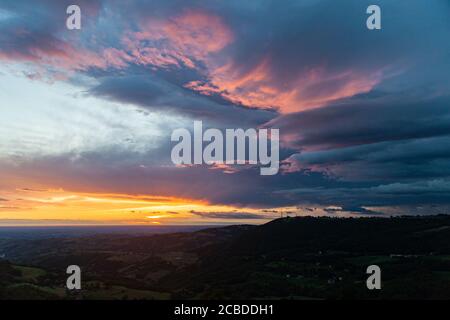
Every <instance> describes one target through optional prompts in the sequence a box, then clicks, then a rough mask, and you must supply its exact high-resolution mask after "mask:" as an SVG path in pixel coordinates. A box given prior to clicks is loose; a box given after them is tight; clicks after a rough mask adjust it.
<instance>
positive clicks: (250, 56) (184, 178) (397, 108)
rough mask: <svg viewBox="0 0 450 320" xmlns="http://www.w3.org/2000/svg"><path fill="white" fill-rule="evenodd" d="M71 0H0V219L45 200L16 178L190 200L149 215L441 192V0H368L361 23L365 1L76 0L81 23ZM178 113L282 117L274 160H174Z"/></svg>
mask: <svg viewBox="0 0 450 320" xmlns="http://www.w3.org/2000/svg"><path fill="white" fill-rule="evenodd" d="M69 4H72V3H71V2H70V1H68V0H67V1H66V0H64V1H51V0H43V1H38V2H36V3H33V4H30V2H29V1H22V0H16V1H2V2H1V4H0V82H1V83H2V85H1V86H0V194H1V196H2V197H1V199H0V201H2V200H8V201H7V202H5V201H2V203H3V205H2V206H0V209H1V211H2V214H3V218H5V219H8V218H13V220H14V221H20V220H21V218H24V217H23V216H22V214H23V213H24V212H25V211H27V212H32V211H33V210H35V209H36V210H37V212H39V214H41V213H42V212H43V211H42V210H43V209H42V207H41V204H42V202H38V203H36V202H30V201H28V202H23V201H22V200H17V198H19V199H21V198H20V197H15V196H17V195H18V194H22V192H24V191H23V190H25V189H35V190H59V189H62V190H65V191H64V192H67V193H70V192H78V193H89V194H92V195H95V194H97V193H106V194H116V195H117V194H126V195H128V196H132V197H133V196H138V195H139V196H142V195H147V196H148V197H153V196H155V197H164V198H171V199H172V198H176V199H183V201H184V202H183V206H187V207H189V205H190V204H189V201H191V202H192V203H195V204H196V205H199V203H200V204H201V205H199V206H205V207H195V208H191V207H189V209H187V207H183V206H181V205H180V206H175V205H174V204H173V203H172V202H171V201H169V202H170V203H169V204H168V205H167V206H166V204H164V205H161V206H162V207H163V208H159V209H158V212H159V213H158V214H155V215H154V216H158V217H164V218H166V217H165V216H166V215H167V216H172V215H173V214H169V213H168V212H169V211H170V212H177V213H179V214H178V215H173V216H180V215H181V216H183V217H184V218H190V219H191V218H192V219H199V220H201V221H206V220H208V219H212V220H214V219H216V220H221V219H223V220H224V221H230V220H231V221H232V220H233V219H235V220H240V221H242V220H246V219H248V220H249V221H251V220H255V221H259V218H260V217H261V218H262V219H266V218H268V217H269V216H270V217H272V215H274V216H278V215H279V214H282V213H283V212H284V213H285V214H288V212H290V213H291V214H317V215H323V214H330V215H379V214H402V213H408V212H411V213H414V214H419V213H421V212H423V213H445V211H446V210H447V209H448V208H449V207H450V189H449V188H448V186H449V183H450V169H449V168H450V151H449V150H450V111H449V110H450V109H449V106H450V55H449V52H450V42H449V41H448V39H450V23H449V21H450V20H449V9H450V7H449V3H448V1H446V0H436V1H433V3H429V2H424V1H421V0H411V1H408V3H403V2H395V1H389V0H380V1H378V3H377V4H379V5H380V6H381V8H382V19H383V20H382V21H383V22H382V29H381V30H375V31H370V30H368V29H367V28H366V24H365V23H366V18H367V14H366V8H367V6H368V5H370V4H372V2H370V1H368V0H367V1H366V0H351V1H345V2H343V3H339V4H338V3H336V2H335V1H331V0H301V1H294V0H292V1H290V0H289V1H283V3H280V2H279V1H273V0H260V1H258V2H257V3H255V2H250V1H248V2H247V1H244V2H243V1H238V0H231V1H219V0H217V1H216V0H211V1H196V0H192V1H181V0H170V1H162V0H161V1H159V0H158V1H144V0H142V1H141V0H133V1H119V0H111V1H101V0H98V1H88V0H83V1H77V4H78V5H79V6H80V7H81V10H82V29H81V30H67V29H66V27H65V19H66V17H67V14H66V7H67V6H68V5H69ZM194 120H202V121H203V123H204V127H205V128H206V127H214V128H220V129H225V128H278V129H280V139H281V143H282V146H281V150H280V152H281V154H280V160H281V161H282V163H281V167H280V173H279V174H278V175H275V176H270V177H263V176H260V175H259V169H258V168H257V167H255V166H252V165H248V166H228V165H216V166H200V165H199V166H197V165H196V166H180V167H177V166H174V165H173V163H172V162H171V161H170V151H171V147H172V143H171V141H170V134H171V132H172V131H173V130H174V129H175V128H187V129H188V130H191V129H192V126H193V121H194ZM45 192H47V191H45ZM92 197H93V198H95V197H94V196H92ZM111 198H113V197H108V199H109V200H111ZM77 199H78V200H79V198H77ZM66 201H67V204H68V206H69V205H72V206H73V205H75V204H74V203H73V202H71V200H70V199H69V200H66ZM83 201H84V200H83ZM5 203H8V206H4V204H5ZM83 205H84V202H83ZM174 206H175V207H174ZM208 206H215V207H214V210H212V209H211V210H208V208H207V207H208ZM217 206H218V207H217ZM222 206H223V207H225V208H222ZM63 207H64V206H62V205H61V206H59V207H58V209H60V210H62V209H61V208H63ZM286 207H289V208H290V209H281V208H286ZM39 210H41V211H39ZM55 210H56V209H55ZM263 210H268V211H267V212H264V211H263ZM131 211H133V210H131ZM131 211H130V212H131ZM144 211H145V210H143V211H142V212H141V214H142V215H143V216H142V217H140V218H139V219H141V218H142V219H147V218H145V216H144V214H147V216H148V217H150V215H149V213H148V212H147V213H145V212H144ZM130 212H128V211H127V214H128V213H130ZM152 212H153V213H155V212H156V209H154V208H153V211H152ZM180 212H182V214H180ZM189 212H190V213H189ZM109 214H111V215H112V216H114V214H115V211H111V212H109ZM130 214H132V213H130ZM154 216H153V217H154ZM0 218H1V217H0ZM97 218H98V217H97ZM97 218H96V219H97ZM122 218H123V217H122ZM122 218H121V219H122ZM27 219H28V218H24V220H23V221H25V220H26V221H28V220H27ZM49 219H50V218H49ZM52 219H54V221H59V220H58V219H59V218H58V217H56V218H55V217H53V218H52ZM104 219H105V220H108V219H107V218H106V217H104ZM139 219H138V220H139ZM50 220H51V219H50ZM79 220H80V221H81V220H83V219H79ZM138 220H136V219H135V217H130V218H129V219H128V218H127V219H122V220H121V221H138ZM147 220H153V218H148V219H147ZM147 220H145V223H148V221H147ZM83 221H84V220H83ZM108 221H109V220H108ZM261 221H262V220H261ZM141 222H142V221H141ZM154 222H158V221H154Z"/></svg>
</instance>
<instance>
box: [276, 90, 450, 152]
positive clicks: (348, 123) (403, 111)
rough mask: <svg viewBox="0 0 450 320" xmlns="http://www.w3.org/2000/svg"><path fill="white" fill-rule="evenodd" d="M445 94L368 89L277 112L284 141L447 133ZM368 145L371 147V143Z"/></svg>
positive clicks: (448, 100) (338, 141)
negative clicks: (318, 105)
mask: <svg viewBox="0 0 450 320" xmlns="http://www.w3.org/2000/svg"><path fill="white" fill-rule="evenodd" d="M449 105H450V96H448V95H444V96H438V97H436V96H435V94H434V93H425V94H421V95H417V94H416V93H415V92H412V93H409V94H387V93H382V92H372V93H369V94H365V95H360V96H357V97H354V98H350V99H346V100H343V101H340V102H336V103H333V104H331V105H328V106H326V107H324V108H320V109H315V110H311V111H305V112H300V113H296V114H289V115H286V116H280V117H279V118H277V119H275V120H273V121H271V122H270V123H268V124H267V126H275V127H279V128H280V129H281V130H282V132H283V134H284V135H285V136H286V137H287V138H286V142H287V144H291V145H294V146H296V147H298V148H301V149H330V148H336V147H346V146H352V145H364V144H372V143H377V142H383V141H392V140H405V139H416V138H428V137H436V136H444V135H448V134H450V109H449V107H448V106H449ZM371 148H372V147H371Z"/></svg>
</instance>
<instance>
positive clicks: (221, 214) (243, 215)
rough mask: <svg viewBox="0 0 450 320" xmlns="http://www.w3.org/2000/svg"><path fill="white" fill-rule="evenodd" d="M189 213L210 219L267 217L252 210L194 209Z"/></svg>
mask: <svg viewBox="0 0 450 320" xmlns="http://www.w3.org/2000/svg"><path fill="white" fill-rule="evenodd" d="M189 213H192V214H195V215H196V216H199V217H202V218H209V219H211V218H213V219H233V220H234V219H267V217H265V216H262V215H259V214H255V213H250V212H201V211H195V210H192V211H190V212H189Z"/></svg>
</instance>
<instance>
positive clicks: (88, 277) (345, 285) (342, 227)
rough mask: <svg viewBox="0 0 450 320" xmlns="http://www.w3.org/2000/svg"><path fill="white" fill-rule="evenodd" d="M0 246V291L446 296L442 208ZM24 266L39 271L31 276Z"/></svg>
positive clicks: (447, 259)
mask: <svg viewBox="0 0 450 320" xmlns="http://www.w3.org/2000/svg"><path fill="white" fill-rule="evenodd" d="M0 238H1V235H0ZM0 253H2V254H4V255H5V256H6V257H7V259H8V260H9V263H7V262H3V268H6V269H5V270H9V271H8V272H5V273H3V275H4V276H2V278H1V279H0V280H1V281H2V282H0V283H1V286H2V287H3V292H6V291H5V288H6V289H8V288H9V289H8V290H11V288H17V287H18V286H19V288H20V286H23V285H28V286H29V285H32V286H34V287H33V288H35V290H31V291H30V292H34V293H33V294H34V296H36V292H41V291H42V292H46V293H49V292H51V293H52V294H53V295H51V297H52V298H69V299H73V298H85V299H99V298H104V299H170V298H179V299H196V298H203V299H248V298H269V299H271V298H273V299H280V298H284V299H327V298H328V299H351V298H370V299H379V298H392V299H404V298H450V217H449V216H433V217H398V218H358V219H355V218H353V219H340V218H312V217H302V218H300V217H299V218H283V219H277V220H274V221H271V222H269V223H267V224H265V225H261V226H246V225H242V226H231V227H223V228H211V229H206V230H200V231H196V232H185V233H172V234H157V235H149V236H135V235H133V236H131V235H118V234H114V235H99V236H89V237H78V238H63V239H37V240H32V239H31V240H30V239H20V240H11V239H3V240H0ZM69 264H77V265H79V266H80V267H81V268H82V270H83V284H84V287H83V290H82V291H81V292H79V293H77V294H73V293H68V292H65V290H64V283H65V277H66V274H65V268H66V267H67V266H68V265H69ZM370 264H377V265H379V266H380V267H381V268H382V275H383V277H382V282H383V289H382V290H381V291H369V290H367V288H366V286H365V280H366V277H367V275H366V268H367V266H369V265H370ZM8 265H9V266H11V265H12V266H11V268H9V267H7V266H8ZM17 265H20V267H17ZM23 266H31V267H34V268H37V269H39V270H42V271H43V272H38V273H36V275H35V276H33V277H31V278H30V275H29V274H30V271H29V270H30V269H24V268H25V267H23ZM11 270H13V272H12V271H11ZM27 270H28V271H27ZM11 272H12V273H11ZM27 272H28V276H27ZM7 274H9V275H7ZM5 275H6V276H5ZM31 280H32V281H31ZM39 290H40V291H39ZM21 294H22V293H21ZM37 295H38V296H39V294H37ZM3 298H5V296H3ZM42 298H49V296H48V295H46V294H43V295H42Z"/></svg>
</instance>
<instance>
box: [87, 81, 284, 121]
mask: <svg viewBox="0 0 450 320" xmlns="http://www.w3.org/2000/svg"><path fill="white" fill-rule="evenodd" d="M90 94H92V95H95V96H98V97H103V98H107V99H112V100H114V101H119V102H123V103H132V104H136V105H139V106H142V107H144V108H147V109H149V110H154V111H169V112H177V113H179V114H184V115H185V116H190V117H192V118H193V119H204V120H210V121H212V122H214V123H215V124H216V125H217V126H219V127H227V126H228V127H232V126H236V127H255V126H258V125H261V124H263V123H265V122H267V121H269V120H270V119H272V118H273V117H275V116H276V113H274V112H272V111H267V110H250V109H247V108H244V107H241V106H235V105H232V104H229V103H226V102H224V101H223V103H219V102H218V101H214V100H212V99H211V98H208V97H202V96H200V95H199V94H198V93H195V92H192V91H190V90H187V89H185V88H182V87H180V86H177V85H176V84H173V83H171V82H169V81H167V80H165V79H161V78H158V77H155V76H152V75H140V76H118V77H108V78H107V79H103V80H102V82H101V83H100V84H99V85H98V86H97V87H94V88H92V89H91V90H90Z"/></svg>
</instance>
